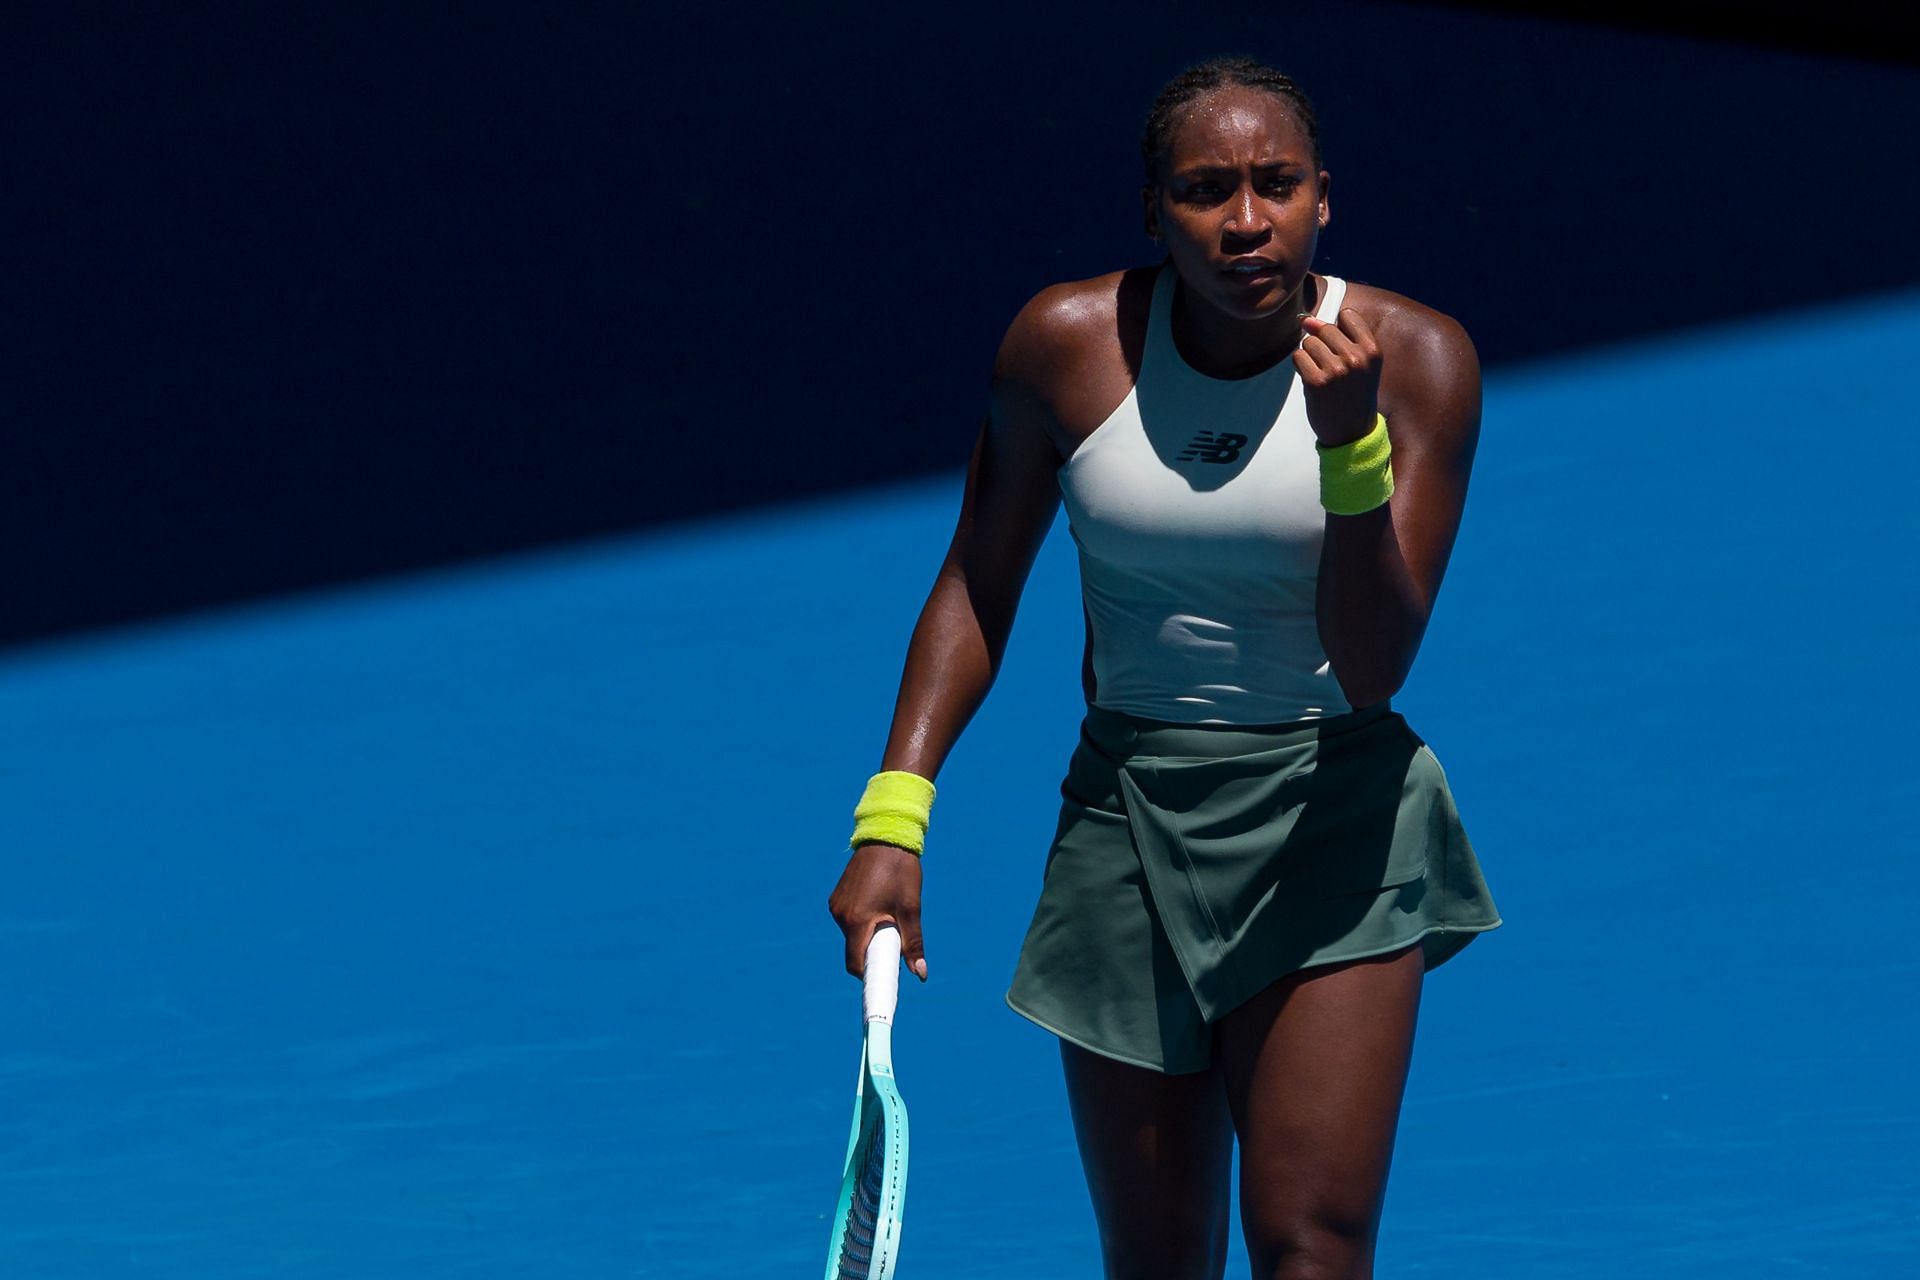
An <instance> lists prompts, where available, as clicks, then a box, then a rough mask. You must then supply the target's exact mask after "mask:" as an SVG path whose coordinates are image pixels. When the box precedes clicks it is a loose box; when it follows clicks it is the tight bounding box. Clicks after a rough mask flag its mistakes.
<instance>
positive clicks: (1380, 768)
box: [1006, 705, 1501, 1072]
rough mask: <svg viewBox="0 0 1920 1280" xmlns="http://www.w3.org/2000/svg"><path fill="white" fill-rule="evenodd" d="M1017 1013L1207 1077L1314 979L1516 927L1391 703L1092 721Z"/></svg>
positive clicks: (1092, 1045) (1072, 774)
mask: <svg viewBox="0 0 1920 1280" xmlns="http://www.w3.org/2000/svg"><path fill="white" fill-rule="evenodd" d="M1061 801H1062V802H1061V807H1060V823H1059V827H1058V829H1057V831H1056V832H1055V834H1054V839H1053V845H1052V847H1051V849H1050V850H1049V851H1048V854H1047V861H1046V868H1045V871H1044V874H1043V877H1042V884H1041V891H1040V899H1039V903H1038V905H1037V906H1036V907H1035V910H1034V914H1033V921H1032V923H1031V925H1030V926H1029V927H1028V930H1027V935H1026V939H1025V941H1024V943H1023V944H1022V946H1021V950H1020V959H1019V963H1018V964H1017V965H1016V967H1015V970H1014V977H1013V983H1012V985H1011V987H1010V988H1009V989H1008V991H1007V997H1006V998H1007V1003H1008V1004H1009V1005H1010V1006H1011V1007H1012V1008H1013V1010H1014V1011H1015V1012H1016V1013H1019V1014H1020V1015H1022V1016H1023V1017H1026V1018H1028V1019H1030V1020H1032V1021H1034V1022H1036V1023H1038V1024H1040V1025H1041V1026H1043V1027H1045V1028H1047V1029H1048V1030H1050V1031H1052V1032H1054V1033H1055V1034H1056V1035H1059V1036H1061V1037H1063V1038H1065V1039H1067V1040H1070V1041H1072V1042H1073V1043H1075V1044H1079V1045H1081V1046H1083V1047H1085V1048H1087V1049H1091V1050H1093V1051H1094V1052H1096V1053H1100V1054H1104V1055H1105V1056H1107V1057H1111V1058H1117V1059H1119V1060H1121V1061H1124V1062H1131V1063H1135V1064H1137V1065H1140V1066H1145V1067H1151V1068H1153V1069H1154V1070H1157V1071H1165V1072H1188V1071H1200V1070H1204V1069H1205V1068H1206V1067H1207V1066H1208V1064H1209V1062H1210V1061H1211V1040H1212V1036H1211V1032H1210V1024H1211V1023H1213V1022H1214V1021H1216V1020H1218V1019H1219V1018H1221V1017H1222V1016H1224V1015H1225V1014H1227V1013H1229V1012H1231V1011H1232V1010H1233V1009H1234V1008H1235V1007H1237V1006H1238V1005H1240V1004H1241V1003H1243V1002H1244V1001H1246V1000H1248V999H1251V998H1252V997H1253V996H1254V995H1256V994H1258V993H1259V992H1260V991H1261V990H1262V989H1264V988H1265V987H1267V986H1269V985H1270V984H1272V983H1273V982H1274V981H1275V980H1277V979H1279V978H1281V977H1283V976H1285V975H1286V974H1289V973H1292V972H1295V971H1296V970H1300V969H1305V968H1308V967H1310V966H1313V965H1322V964H1332V963H1336V962H1338V961H1343V960H1353V959H1358V958H1360V957H1363V956H1370V955H1378V954H1381V953H1383V952H1388V951H1394V950H1397V949H1399V948H1401V947H1404V946H1408V945H1410V944H1412V943H1415V942H1419V943H1420V944H1421V945H1422V947H1423V949H1424V953H1425V954H1424V963H1425V967H1426V968H1427V969H1429V970H1431V969H1433V968H1435V967H1436V966H1438V965H1440V964H1443V963H1445V962H1446V961H1447V960H1449V959H1451V958H1452V957H1453V956H1454V955H1456V954H1458V953H1459V951H1460V950H1461V948H1463V947H1465V946H1466V945H1467V943H1469V942H1471V941H1472V940H1473V938H1474V936H1475V935H1476V934H1479V933H1484V932H1486V931H1487V930H1489V929H1493V928H1497V927H1498V926H1499V924H1500V923H1501V921H1500V914H1499V912H1498V910H1497V909H1496V908H1495V906H1494V903H1493V897H1492V895H1491V894H1490V893H1489V892H1488V889H1487V885H1486V882H1485V880H1484V879H1483V878H1482V876H1481V871H1480V864H1479V861H1478V860H1477V859H1476V858H1475V856H1474V852H1473V846H1472V844H1471V843H1469V842H1468V840H1467V833H1466V830H1465V828H1464V827H1463V826H1462V825H1461V821H1460V814H1459V812H1458V810H1457V809H1456V808H1455V805H1454V799H1453V793H1452V791H1451V790H1450V789H1449V788H1448V786H1447V778H1446V773H1445V771H1444V770H1443V769H1442V768H1441V767H1440V761H1439V760H1438V759H1437V758H1436V757H1435V756H1434V754H1433V751H1432V749H1431V748H1429V747H1428V746H1427V744H1426V742H1425V741H1424V740H1423V739H1421V737H1420V736H1419V735H1418V734H1416V733H1415V732H1414V731H1413V729H1412V728H1411V727H1410V726H1408V724H1407V722H1406V721H1405V719H1403V718H1402V717H1401V715H1400V714H1399V713H1398V712H1396V711H1392V710H1390V709H1388V708H1387V707H1385V706H1384V705H1382V706H1374V707H1369V708H1366V709H1364V710H1361V711H1356V712H1351V713H1349V714H1346V715H1341V716H1331V717H1327V718H1324V719H1318V720H1298V721H1294V722H1292V723H1290V724H1282V725H1262V726H1248V725H1190V724H1174V723H1170V722H1167V721H1160V720H1148V719H1142V718H1139V717H1136V716H1130V715H1126V714H1124V713H1122V712H1117V711H1111V710H1108V709H1106V708H1101V707H1091V708H1089V709H1088V712H1087V716H1086V719H1085V720H1084V721H1083V722H1082V725H1081V732H1080V742H1079V744H1078V746H1077V747H1076V748H1075V750H1074V752H1073V756H1072V759H1071V760H1070V761H1069V763H1068V768H1067V776H1066V780H1065V782H1064V783H1063V784H1062V785H1061Z"/></svg>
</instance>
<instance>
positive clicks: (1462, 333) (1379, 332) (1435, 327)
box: [1341, 281, 1479, 376]
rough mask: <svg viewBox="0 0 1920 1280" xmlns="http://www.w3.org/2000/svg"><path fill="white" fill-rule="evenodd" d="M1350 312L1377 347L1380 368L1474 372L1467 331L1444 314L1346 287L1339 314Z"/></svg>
mask: <svg viewBox="0 0 1920 1280" xmlns="http://www.w3.org/2000/svg"><path fill="white" fill-rule="evenodd" d="M1348 307H1352V308H1353V309H1354V310H1356V311H1358V312H1359V313H1360V315H1361V316H1362V318H1364V319H1365V320H1366V322H1367V326H1368V328H1370V329H1372V330H1373V336H1374V338H1375V339H1376V340H1377V341H1378V342H1379V343H1380V356H1381V360H1382V363H1383V365H1384V366H1385V367H1386V368H1388V369H1391V368H1393V367H1394V366H1395V365H1396V364H1399V365H1401V366H1403V367H1405V366H1414V367H1418V368H1422V369H1426V370H1428V371H1430V372H1435V373H1438V372H1441V371H1444V370H1450V371H1452V372H1453V373H1455V374H1456V375H1457V374H1460V373H1463V372H1466V371H1472V372H1473V373H1474V374H1475V375H1476V376H1477V374H1478V371H1479V357H1478V354H1477V353H1476V352H1475V351H1474V348H1473V339H1472V338H1470V337H1468V336H1467V330H1466V326H1465V325H1463V324H1461V323H1460V322H1459V321H1458V320H1456V319H1455V318H1454V317H1452V316H1450V315H1448V314H1447V313H1446V312H1444V311H1441V310H1438V309H1437V308H1434V307H1430V306H1428V305H1426V304H1425V303H1423V302H1416V301H1415V300H1414V299H1412V298H1409V297H1408V296H1407V295H1406V294H1404V293H1395V292H1394V291H1393V290H1391V289H1382V288H1381V287H1380V286H1378V285H1372V284H1361V283H1359V282H1358V281H1349V282H1348V284H1347V294H1346V297H1345V299H1344V300H1343V301H1342V302H1341V309H1342V310H1345V309H1346V308H1348Z"/></svg>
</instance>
